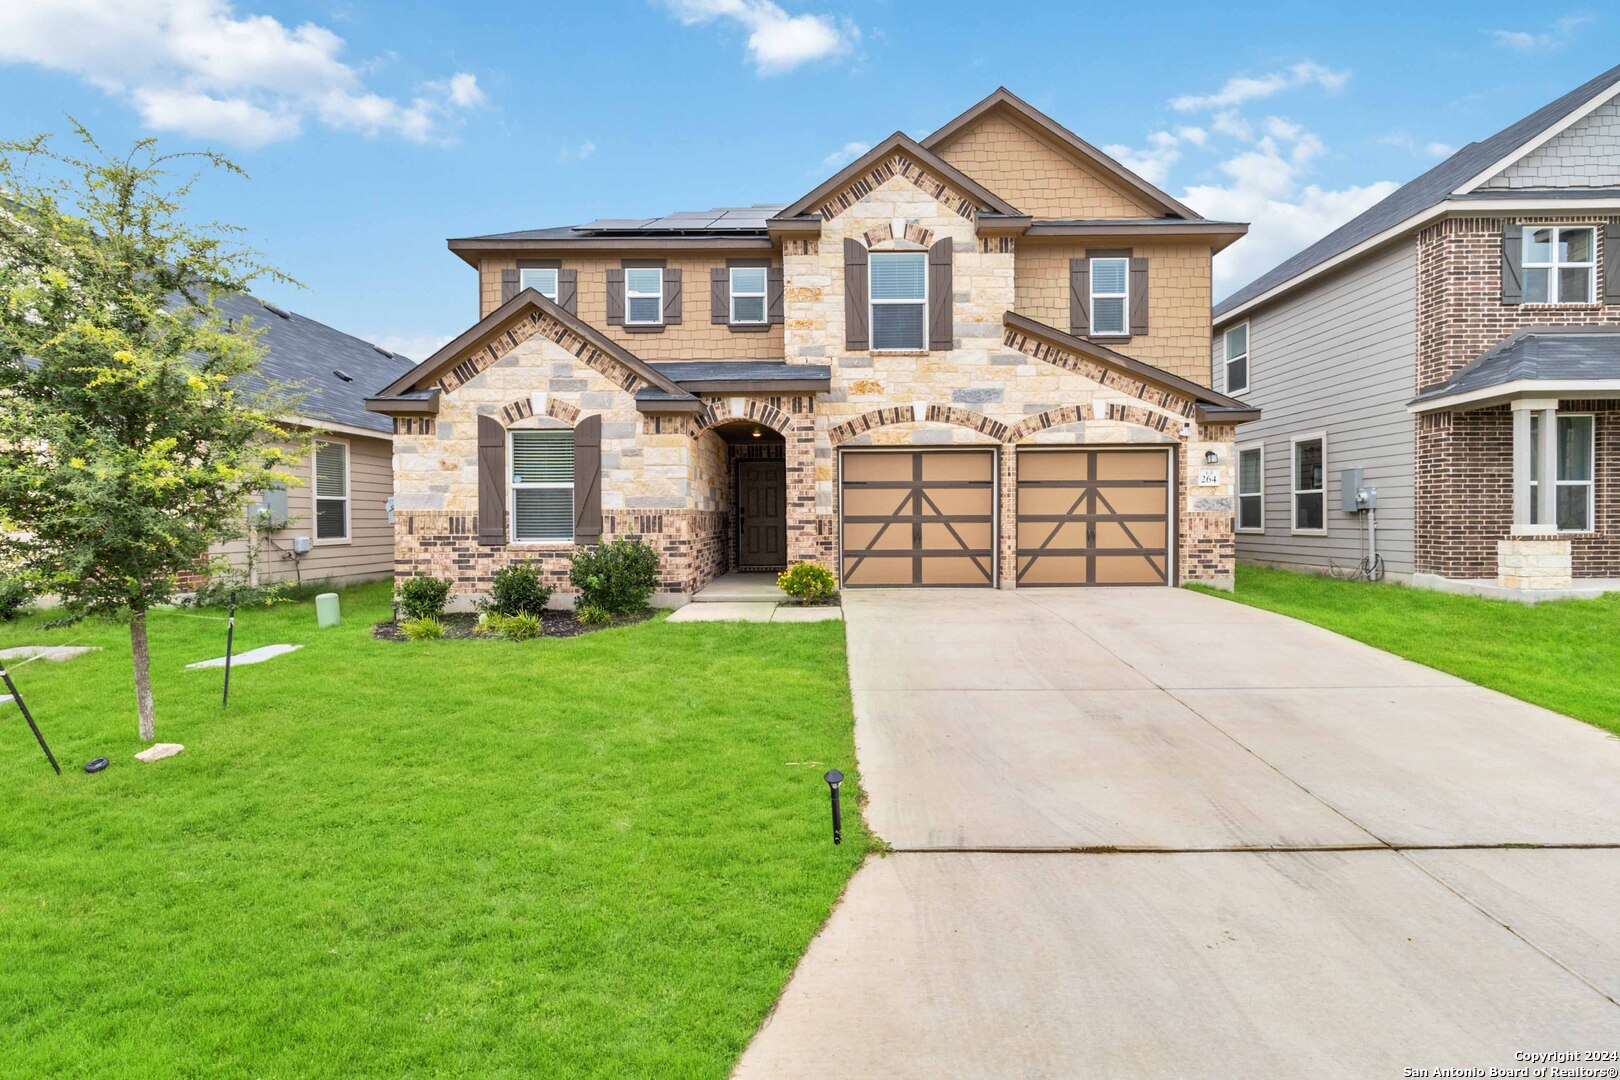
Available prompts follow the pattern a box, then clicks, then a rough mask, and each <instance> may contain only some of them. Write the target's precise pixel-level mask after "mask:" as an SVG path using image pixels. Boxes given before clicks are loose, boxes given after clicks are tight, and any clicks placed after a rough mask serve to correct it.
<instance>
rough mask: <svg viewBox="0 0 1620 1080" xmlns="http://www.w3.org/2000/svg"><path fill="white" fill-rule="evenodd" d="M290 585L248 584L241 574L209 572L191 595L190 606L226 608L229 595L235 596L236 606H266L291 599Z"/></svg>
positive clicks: (277, 583) (229, 604) (229, 598)
mask: <svg viewBox="0 0 1620 1080" xmlns="http://www.w3.org/2000/svg"><path fill="white" fill-rule="evenodd" d="M291 592H292V589H291V587H290V586H289V585H288V584H286V583H284V582H276V583H275V584H273V585H249V584H248V583H247V578H246V577H244V576H242V575H241V574H211V575H209V577H208V580H207V581H204V582H203V583H202V584H201V585H199V586H197V591H196V592H195V593H194V594H193V595H192V597H191V606H192V607H200V608H228V607H230V606H231V595H232V594H233V593H234V594H235V596H236V606H237V607H244V608H245V607H268V606H270V605H271V604H282V603H286V602H287V601H289V600H291V599H292V595H291Z"/></svg>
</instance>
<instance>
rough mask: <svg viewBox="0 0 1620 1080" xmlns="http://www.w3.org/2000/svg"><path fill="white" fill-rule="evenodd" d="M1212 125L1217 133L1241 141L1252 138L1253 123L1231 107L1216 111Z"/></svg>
mask: <svg viewBox="0 0 1620 1080" xmlns="http://www.w3.org/2000/svg"><path fill="white" fill-rule="evenodd" d="M1214 126H1215V130H1216V132H1217V133H1219V134H1221V135H1226V136H1229V137H1231V138H1234V139H1237V140H1239V141H1241V142H1248V141H1249V140H1250V139H1252V138H1254V125H1253V124H1251V123H1249V122H1248V121H1247V120H1245V119H1243V117H1242V116H1241V115H1239V114H1238V113H1237V112H1236V111H1234V110H1232V109H1227V110H1226V111H1224V112H1218V113H1216V114H1215V121H1214Z"/></svg>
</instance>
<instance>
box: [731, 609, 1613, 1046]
mask: <svg viewBox="0 0 1620 1080" xmlns="http://www.w3.org/2000/svg"><path fill="white" fill-rule="evenodd" d="M845 613H846V618H847V626H848V643H849V655H850V679H851V686H852V689H853V692H854V698H855V713H856V741H857V753H858V756H859V758H860V765H861V773H862V778H863V782H864V785H865V788H866V792H867V796H868V800H869V801H868V805H867V807H866V817H867V821H868V823H869V825H870V826H871V827H872V829H873V830H874V831H875V832H876V833H877V834H878V835H879V836H881V837H883V838H884V839H885V840H886V841H888V842H889V843H890V844H891V845H892V846H893V847H894V849H895V853H894V854H891V855H889V856H887V857H883V858H876V859H873V860H871V861H870V862H869V863H868V864H867V865H866V866H865V867H864V868H863V869H862V870H861V871H860V872H859V873H858V874H857V875H856V877H855V878H854V880H853V881H852V882H851V884H850V888H849V891H848V893H847V894H846V896H845V898H844V900H843V902H842V903H841V904H840V906H839V908H838V909H837V910H836V911H835V912H834V914H833V916H832V919H831V920H830V921H829V923H828V925H827V927H826V929H825V930H824V931H823V932H822V934H821V935H820V936H819V937H818V938H817V939H816V941H815V942H814V943H813V944H812V945H811V948H810V950H809V952H808V954H807V955H806V957H805V960H804V962H803V963H802V964H801V966H800V968H799V970H798V971H797V973H796V974H795V975H794V977H793V980H792V981H791V983H790V985H789V986H788V988H787V990H786V992H785V993H784V995H783V999H782V1001H781V1002H780V1004H779V1005H778V1008H777V1010H776V1012H775V1013H774V1014H773V1016H772V1017H771V1019H770V1020H769V1021H768V1022H767V1024H766V1025H765V1027H764V1028H763V1029H762V1030H761V1032H760V1033H759V1035H758V1036H757V1037H756V1039H755V1041H754V1043H753V1045H752V1046H750V1048H749V1050H748V1052H747V1053H746V1054H745V1055H744V1058H743V1060H742V1062H741V1064H740V1065H739V1068H738V1075H739V1076H771V1077H792V1076H812V1075H814V1076H818V1077H819V1076H822V1075H825V1073H826V1070H827V1065H828V1063H829V1062H835V1063H837V1071H838V1072H839V1073H840V1074H842V1075H849V1076H867V1075H884V1076H886V1077H911V1076H917V1077H922V1076H928V1077H935V1076H1009V1077H1012V1076H1016V1077H1046V1076H1053V1077H1056V1076H1071V1075H1105V1076H1117V1075H1143V1076H1158V1075H1201V1076H1225V1075H1249V1076H1252V1075H1321V1076H1373V1075H1389V1076H1399V1075H1401V1074H1402V1070H1404V1069H1407V1068H1413V1069H1421V1068H1431V1069H1432V1068H1436V1067H1455V1068H1469V1067H1485V1068H1489V1067H1491V1066H1496V1067H1499V1068H1500V1067H1513V1066H1517V1065H1522V1064H1524V1062H1523V1061H1521V1060H1518V1059H1516V1057H1515V1055H1516V1054H1518V1053H1520V1052H1545V1051H1549V1050H1565V1051H1582V1050H1605V1049H1607V1050H1620V1005H1617V1004H1616V1001H1617V999H1620V902H1617V901H1616V899H1615V898H1616V897H1617V896H1620V740H1617V739H1614V738H1612V737H1609V736H1607V735H1605V734H1604V733H1603V732H1600V731H1598V730H1596V729H1594V728H1591V727H1588V726H1586V725H1584V724H1581V723H1578V722H1576V721H1573V720H1570V719H1567V718H1565V717H1561V716H1558V715H1556V714H1553V713H1549V712H1547V711H1545V710H1542V709H1538V708H1535V707H1533V706H1529V705H1526V704H1524V703H1522V702H1519V701H1516V700H1514V699H1511V698H1507V697H1504V696H1502V695H1499V694H1495V693H1492V692H1490V691H1486V690H1482V689H1480V688H1478V687H1475V686H1473V685H1471V684H1469V683H1466V682H1463V681H1462V680H1459V679H1455V678H1453V677H1451V676H1448V675H1444V674H1442V673H1439V672H1436V671H1433V670H1431V669H1428V668H1424V667H1421V666H1419V665H1416V664H1412V663H1409V662H1407V661H1404V660H1401V659H1399V658H1397V657H1394V656H1391V655H1389V654H1387V653H1383V652H1379V651H1378V650H1376V649H1372V648H1369V647H1367V646H1364V645H1360V644H1358V643H1356V642H1353V641H1350V640H1348V639H1346V638H1342V637H1339V636H1338V635H1336V634H1332V633H1329V632H1327V631H1324V630H1321V629H1318V628H1316V627H1312V626H1308V625H1306V624H1303V623H1299V622H1296V621H1293V620H1291V619H1286V618H1283V617H1281V616H1277V615H1272V614H1269V613H1267V612H1261V611H1257V610H1255V609H1252V608H1246V607H1242V606H1239V605H1236V604H1232V603H1230V602H1228V601H1223V600H1218V599H1214V598H1210V597H1205V596H1200V595H1197V594H1194V593H1189V592H1185V591H1181V590H1171V589H1139V590H1138V589H1112V590H1085V591H1081V590H1072V591H1071V590H1064V591H1059V590H1051V591H1040V590H1024V591H1020V592H967V591H918V592H898V591H895V592H887V591H885V592H861V593H850V594H846V598H845ZM1611 1064H1613V1063H1611Z"/></svg>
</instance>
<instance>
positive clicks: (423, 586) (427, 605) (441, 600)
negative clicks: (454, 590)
mask: <svg viewBox="0 0 1620 1080" xmlns="http://www.w3.org/2000/svg"><path fill="white" fill-rule="evenodd" d="M449 602H450V583H449V582H448V581H443V580H441V579H439V578H436V577H431V576H429V575H427V574H417V575H416V576H415V577H413V578H407V579H406V580H405V581H403V582H401V583H400V586H399V608H400V610H401V611H403V612H404V613H405V617H406V618H408V619H437V618H438V617H439V616H440V615H443V614H444V606H445V605H446V604H448V603H449Z"/></svg>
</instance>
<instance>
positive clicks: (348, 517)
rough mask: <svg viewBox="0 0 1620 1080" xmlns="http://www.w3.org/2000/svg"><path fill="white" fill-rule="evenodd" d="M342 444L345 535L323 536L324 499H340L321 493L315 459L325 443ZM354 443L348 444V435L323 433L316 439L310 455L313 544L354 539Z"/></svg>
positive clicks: (310, 513) (310, 521) (310, 525)
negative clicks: (321, 525)
mask: <svg viewBox="0 0 1620 1080" xmlns="http://www.w3.org/2000/svg"><path fill="white" fill-rule="evenodd" d="M327 444H330V445H332V446H341V447H343V495H342V502H343V535H342V536H329V537H326V538H325V539H322V538H321V531H320V524H319V519H320V509H321V503H322V502H323V501H325V502H337V501H338V496H336V495H322V494H321V488H320V479H319V477H318V476H317V475H316V470H317V466H318V463H317V461H316V458H317V456H318V455H319V452H320V448H321V447H322V446H324V445H327ZM353 462H354V447H353V446H350V445H349V440H348V439H343V438H336V437H323V438H319V439H316V440H315V446H314V452H312V453H311V454H310V455H309V539H310V543H312V544H321V545H326V544H348V543H352V542H353V540H354V521H353V520H352V510H353V506H354V477H353Z"/></svg>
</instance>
